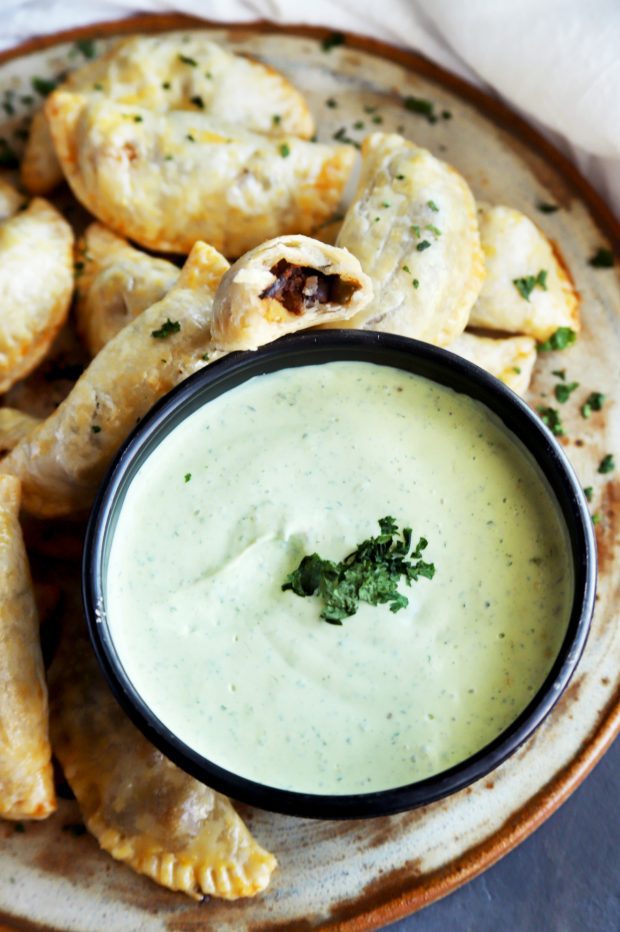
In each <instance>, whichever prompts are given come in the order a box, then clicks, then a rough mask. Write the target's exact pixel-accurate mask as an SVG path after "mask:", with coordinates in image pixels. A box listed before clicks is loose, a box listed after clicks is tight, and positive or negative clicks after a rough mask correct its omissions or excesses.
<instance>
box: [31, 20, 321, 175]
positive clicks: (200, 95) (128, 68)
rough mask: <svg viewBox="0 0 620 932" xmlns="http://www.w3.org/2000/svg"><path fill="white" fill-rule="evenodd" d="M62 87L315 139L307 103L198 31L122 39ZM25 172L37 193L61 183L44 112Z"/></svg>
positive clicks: (272, 73) (271, 72)
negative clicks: (207, 115) (199, 112)
mask: <svg viewBox="0 0 620 932" xmlns="http://www.w3.org/2000/svg"><path fill="white" fill-rule="evenodd" d="M61 87H62V89H63V90H69V91H79V92H80V93H83V94H91V95H93V96H97V95H99V96H105V97H106V98H108V99H110V100H117V101H119V102H121V103H128V104H131V105H137V104H140V105H141V106H144V107H147V108H148V109H149V110H154V111H156V112H159V113H164V112H167V111H169V110H189V111H198V110H201V111H204V112H205V113H209V114H211V116H213V117H215V118H217V119H223V120H225V121H227V122H230V123H234V124H236V125H238V126H243V127H245V128H246V129H249V130H252V131H254V132H257V133H264V134H265V135H268V136H281V135H287V134H291V135H293V136H299V137H300V138H302V139H310V137H311V136H312V135H313V133H314V120H313V119H312V115H311V113H310V111H309V109H308V106H307V104H306V102H305V100H304V99H303V97H302V95H301V94H300V93H299V91H297V90H296V89H295V88H294V87H293V86H292V84H291V83H290V82H289V81H287V79H286V78H285V77H284V76H283V75H281V74H279V72H277V71H276V70H275V69H274V68H271V67H270V66H269V65H266V64H263V63H262V62H258V61H253V60H252V59H250V58H247V57H245V56H242V55H235V54H234V53H232V52H229V51H227V50H226V49H224V48H222V47H221V46H219V45H218V44H217V43H215V42H212V41H210V40H209V39H208V38H207V37H206V35H205V34H204V33H200V32H194V33H189V34H187V33H178V32H172V33H166V34H165V35H156V36H131V37H129V38H127V39H120V40H119V41H118V42H116V43H114V45H113V46H112V47H111V48H110V49H109V50H108V51H107V52H106V53H105V54H104V55H102V56H101V57H100V58H98V59H97V60H96V61H93V62H89V63H88V64H86V65H84V66H83V67H82V68H78V69H76V71H73V72H71V73H70V74H69V75H68V77H67V79H66V81H64V82H63V84H62V85H61ZM20 168H21V177H22V181H23V183H24V186H25V187H26V189H27V190H28V191H30V192H31V193H33V194H45V193H47V192H49V191H51V190H52V189H53V188H54V187H56V185H57V184H59V183H60V182H61V181H62V178H63V174H62V169H61V167H60V164H59V162H58V159H57V158H56V153H55V151H54V146H53V143H52V139H51V136H50V133H49V128H48V125H47V120H46V118H45V114H44V112H43V111H42V110H41V111H39V112H37V113H36V114H35V115H34V118H33V120H32V124H31V127H30V135H29V138H28V141H27V143H26V149H25V152H24V157H23V160H22V163H21V166H20Z"/></svg>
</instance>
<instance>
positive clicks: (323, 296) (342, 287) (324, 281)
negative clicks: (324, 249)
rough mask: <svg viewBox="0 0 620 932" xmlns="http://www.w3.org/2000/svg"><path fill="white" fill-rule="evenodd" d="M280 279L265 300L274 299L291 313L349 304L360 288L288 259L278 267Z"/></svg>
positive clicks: (275, 268) (276, 267) (276, 273)
mask: <svg viewBox="0 0 620 932" xmlns="http://www.w3.org/2000/svg"><path fill="white" fill-rule="evenodd" d="M271 274H272V275H275V276H276V280H275V282H274V283H273V285H270V286H269V288H265V290H264V291H263V293H262V294H261V296H260V297H261V298H274V299H275V300H276V301H279V302H280V304H282V305H283V306H284V307H285V308H286V310H287V311H289V312H290V313H291V314H303V312H304V311H305V310H307V309H308V308H310V307H316V305H317V304H344V305H346V304H348V302H349V301H350V300H351V297H352V296H353V295H354V294H355V292H356V291H357V289H358V287H359V285H354V284H353V283H352V282H345V281H343V280H342V278H341V277H340V275H325V274H324V272H319V271H318V270H317V269H312V268H310V267H309V266H306V265H292V264H291V263H290V262H287V261H286V259H280V261H279V262H278V263H277V264H276V265H274V267H273V268H272V269H271Z"/></svg>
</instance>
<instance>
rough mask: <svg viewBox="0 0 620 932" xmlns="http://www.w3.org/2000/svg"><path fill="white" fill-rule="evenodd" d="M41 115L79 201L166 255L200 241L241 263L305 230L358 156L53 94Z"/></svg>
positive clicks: (320, 218) (193, 118) (329, 205)
mask: <svg viewBox="0 0 620 932" xmlns="http://www.w3.org/2000/svg"><path fill="white" fill-rule="evenodd" d="M46 114H47V117H48V120H49V122H50V128H51V133H52V138H53V140H54V145H55V147H56V153H57V155H58V157H59V159H60V162H61V165H62V168H63V171H64V173H65V176H66V178H67V181H68V182H69V184H70V185H71V188H72V189H73V192H74V194H75V195H76V197H77V198H78V200H80V201H81V202H82V204H84V206H85V207H87V208H88V210H90V211H91V213H93V214H94V215H95V216H96V217H97V219H98V220H100V221H101V222H102V223H105V224H106V225H107V226H109V227H110V228H111V229H113V230H114V231H115V232H116V233H119V234H120V235H122V236H126V237H128V238H130V239H132V240H135V241H136V242H137V243H139V244H140V245H142V246H145V247H147V248H149V249H155V250H163V251H167V252H180V253H186V252H189V250H190V249H191V247H192V246H193V245H194V243H195V242H196V241H197V240H199V239H201V240H205V241H206V242H209V243H210V244H211V245H212V246H214V248H215V249H218V250H219V251H220V252H222V253H223V254H225V255H227V256H231V257H238V256H240V255H241V254H242V253H244V252H246V251H247V250H249V249H251V248H253V247H254V246H256V245H258V244H259V243H261V242H263V241H264V240H266V239H270V238H271V237H273V236H278V235H281V234H285V233H293V232H294V233H311V232H312V231H313V230H314V229H315V228H316V227H318V226H319V225H320V224H322V223H324V222H325V220H326V219H327V218H328V217H329V216H331V214H333V212H334V209H335V207H336V205H337V204H338V202H339V200H340V197H341V194H342V191H343V188H344V186H345V183H346V180H347V178H348V175H349V172H350V169H351V166H352V164H353V160H354V158H355V154H354V152H353V149H352V148H351V146H347V145H338V146H332V145H323V144H320V143H312V142H306V141H304V140H302V139H299V138H297V137H294V136H286V137H280V138H271V137H268V136H265V135H260V134H258V133H253V132H249V131H246V130H243V129H242V128H241V127H239V126H236V125H233V124H230V123H224V122H221V121H217V120H215V119H214V118H213V117H211V116H208V115H206V114H205V113H203V112H202V111H200V110H198V111H196V112H193V113H192V112H188V111H184V110H174V111H170V112H167V113H156V112H154V111H152V110H148V109H145V108H143V107H138V106H133V105H130V104H120V103H117V102H116V101H112V100H96V99H94V98H92V97H86V96H84V95H81V94H74V93H68V92H65V91H56V92H55V93H53V94H51V95H50V97H49V98H48V101H47V104H46Z"/></svg>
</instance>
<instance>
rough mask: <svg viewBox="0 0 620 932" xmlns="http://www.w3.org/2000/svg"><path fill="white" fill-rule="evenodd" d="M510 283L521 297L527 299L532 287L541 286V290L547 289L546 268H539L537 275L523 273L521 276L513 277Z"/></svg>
mask: <svg viewBox="0 0 620 932" xmlns="http://www.w3.org/2000/svg"><path fill="white" fill-rule="evenodd" d="M512 284H513V285H514V286H515V288H516V289H517V291H518V292H519V294H520V295H521V297H522V298H524V299H525V300H526V301H529V300H530V295H531V293H532V292H533V290H534V288H542V290H543V291H546V290H547V270H546V269H541V270H540V272H539V273H538V275H525V276H524V277H523V278H513V280H512Z"/></svg>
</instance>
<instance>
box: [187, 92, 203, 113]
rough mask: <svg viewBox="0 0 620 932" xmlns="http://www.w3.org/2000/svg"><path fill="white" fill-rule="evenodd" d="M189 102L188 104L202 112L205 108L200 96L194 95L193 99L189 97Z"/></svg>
mask: <svg viewBox="0 0 620 932" xmlns="http://www.w3.org/2000/svg"><path fill="white" fill-rule="evenodd" d="M189 102H190V104H193V105H194V106H195V107H200V109H201V110H204V108H205V102H204V100H203V99H202V97H201V96H200V94H196V96H195V97H190V99H189Z"/></svg>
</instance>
